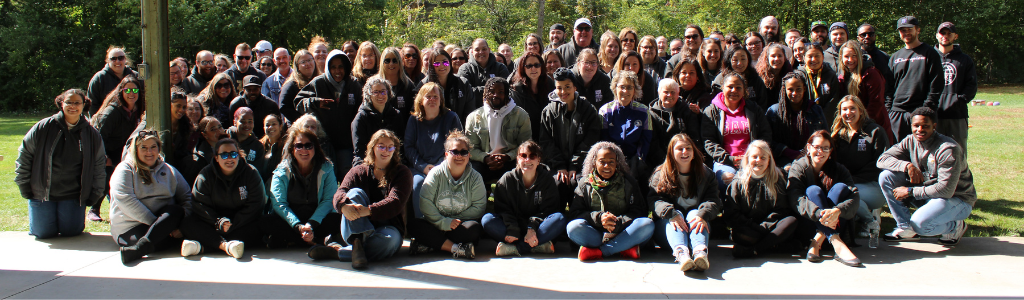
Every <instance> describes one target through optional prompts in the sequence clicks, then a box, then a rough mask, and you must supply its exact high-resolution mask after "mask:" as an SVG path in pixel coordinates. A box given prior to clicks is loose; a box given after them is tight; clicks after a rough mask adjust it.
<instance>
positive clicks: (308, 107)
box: [295, 54, 363, 150]
mask: <svg viewBox="0 0 1024 300" xmlns="http://www.w3.org/2000/svg"><path fill="white" fill-rule="evenodd" d="M334 59H340V60H341V61H342V62H343V65H346V66H343V67H345V68H348V67H349V66H350V65H351V63H349V61H348V57H347V56H345V54H335V55H333V56H329V57H328V58H327V61H328V64H330V61H331V60H334ZM328 80H334V79H333V78H331V74H330V73H325V74H320V76H317V77H316V78H313V80H311V81H309V84H307V85H306V86H305V87H303V88H302V90H301V91H299V94H298V95H297V96H295V109H296V110H297V111H298V112H299V113H300V114H307V113H312V114H313V115H315V116H316V118H317V119H319V120H320V126H321V127H323V129H324V132H326V133H327V136H330V137H334V138H332V139H331V143H332V144H333V146H334V149H335V150H341V149H355V148H353V146H352V139H347V138H344V137H346V136H351V135H352V120H353V119H355V117H356V112H358V111H359V105H361V104H362V103H363V88H362V87H361V86H359V82H358V81H356V80H355V78H353V77H352V76H345V80H344V81H343V83H344V86H343V87H342V88H343V89H344V90H341V91H339V90H337V89H336V88H335V87H334V84H332V83H331V82H329V81H328ZM322 99H334V102H332V103H331V104H328V105H327V108H320V102H321V101H322Z"/></svg>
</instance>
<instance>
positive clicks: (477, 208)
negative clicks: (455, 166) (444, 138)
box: [419, 161, 487, 231]
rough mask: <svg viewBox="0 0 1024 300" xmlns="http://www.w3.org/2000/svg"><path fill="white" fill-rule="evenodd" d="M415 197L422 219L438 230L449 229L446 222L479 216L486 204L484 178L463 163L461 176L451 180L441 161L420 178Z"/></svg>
mask: <svg viewBox="0 0 1024 300" xmlns="http://www.w3.org/2000/svg"><path fill="white" fill-rule="evenodd" d="M419 201H420V210H421V211H423V219H424V220H426V221H427V222H430V223H431V224H434V227H436V228H437V229H440V230H441V231H451V230H452V228H451V226H450V225H451V223H452V221H453V220H455V219H459V220H463V221H465V220H480V219H481V218H483V216H484V211H485V209H486V208H487V193H486V191H485V190H484V179H483V177H481V176H480V173H477V172H476V170H473V168H472V167H470V166H469V165H468V164H467V165H466V171H465V172H463V173H462V177H461V178H459V179H458V180H455V179H454V178H452V173H451V171H450V169H449V166H448V162H447V161H445V162H444V163H442V164H440V165H438V166H437V167H436V168H433V169H431V170H430V173H429V174H427V177H426V178H424V179H423V187H422V188H420V199H419Z"/></svg>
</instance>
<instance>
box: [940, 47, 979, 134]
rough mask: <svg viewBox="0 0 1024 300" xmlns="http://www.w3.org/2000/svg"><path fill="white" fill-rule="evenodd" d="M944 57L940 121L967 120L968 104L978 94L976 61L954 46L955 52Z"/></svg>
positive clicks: (943, 55)
mask: <svg viewBox="0 0 1024 300" xmlns="http://www.w3.org/2000/svg"><path fill="white" fill-rule="evenodd" d="M936 51H938V52H939V55H941V56H942V70H943V73H944V74H943V75H945V76H944V77H943V79H944V80H943V82H944V83H945V86H943V88H942V94H941V95H940V96H939V111H938V112H939V119H966V118H967V117H968V116H967V103H968V102H971V100H974V95H975V94H976V93H977V92H978V76H977V75H976V74H975V70H974V60H973V59H971V57H970V56H969V55H967V54H966V53H964V52H963V51H961V50H960V45H953V51H950V52H949V53H945V54H943V53H942V52H941V51H940V50H938V48H936Z"/></svg>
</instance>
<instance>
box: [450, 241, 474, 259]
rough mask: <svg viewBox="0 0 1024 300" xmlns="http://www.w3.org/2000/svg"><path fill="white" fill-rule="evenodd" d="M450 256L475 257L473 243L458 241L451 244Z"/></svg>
mask: <svg viewBox="0 0 1024 300" xmlns="http://www.w3.org/2000/svg"><path fill="white" fill-rule="evenodd" d="M452 258H465V259H474V258H476V252H475V251H474V250H473V243H458V244H455V245H452Z"/></svg>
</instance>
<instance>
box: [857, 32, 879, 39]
mask: <svg viewBox="0 0 1024 300" xmlns="http://www.w3.org/2000/svg"><path fill="white" fill-rule="evenodd" d="M857 36H859V37H862V38H866V37H869V36H875V32H874V31H868V32H861V33H860V34H858V35H857Z"/></svg>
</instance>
